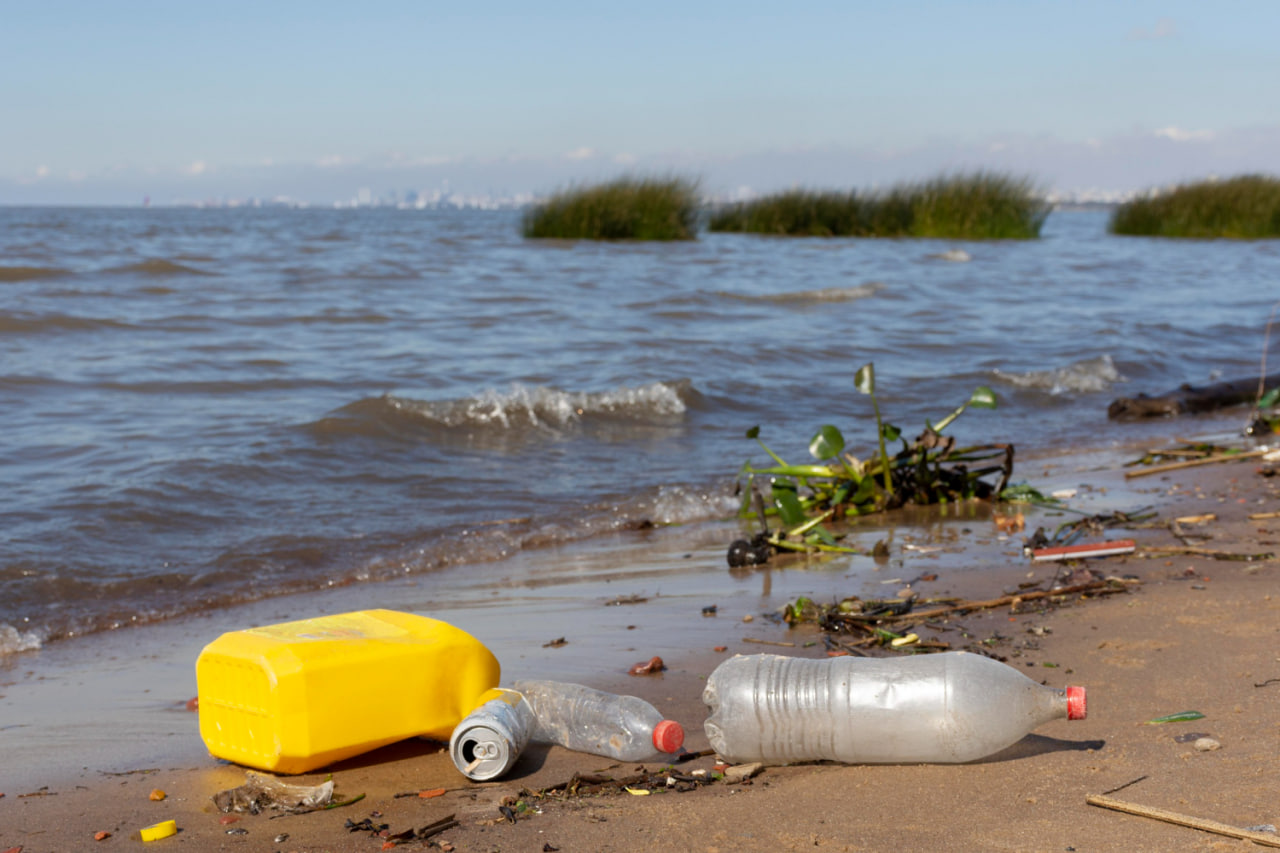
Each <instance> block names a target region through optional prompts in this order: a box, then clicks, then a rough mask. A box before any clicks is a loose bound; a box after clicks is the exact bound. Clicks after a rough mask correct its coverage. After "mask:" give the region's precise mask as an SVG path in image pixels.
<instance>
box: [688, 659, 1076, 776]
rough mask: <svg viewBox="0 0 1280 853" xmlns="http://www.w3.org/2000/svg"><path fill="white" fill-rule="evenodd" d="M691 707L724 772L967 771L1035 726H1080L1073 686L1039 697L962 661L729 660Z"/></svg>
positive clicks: (1004, 674) (986, 665)
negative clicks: (964, 767)
mask: <svg viewBox="0 0 1280 853" xmlns="http://www.w3.org/2000/svg"><path fill="white" fill-rule="evenodd" d="M702 698H703V700H704V701H705V702H706V703H707V705H708V706H709V707H710V708H711V716H710V717H708V718H707V721H706V732H707V738H708V739H709V740H710V742H711V748H712V749H714V750H715V751H716V753H718V754H719V755H720V756H722V757H723V758H724V759H725V760H727V761H731V762H734V763H741V762H748V761H763V762H765V763H768V764H791V763H795V762H801V761H823V760H828V761H840V762H845V763H849V764H912V763H957V762H963V761H973V760H975V759H979V758H984V757H986V756H988V755H991V754H993V753H996V752H999V751H1000V750H1001V749H1004V748H1005V747H1007V746H1010V745H1011V744H1013V743H1016V742H1017V741H1018V740H1020V739H1021V738H1022V737H1023V736H1024V735H1026V734H1027V733H1029V732H1030V731H1031V730H1032V729H1034V728H1035V727H1036V726H1038V725H1040V724H1041V723H1046V722H1048V721H1050V720H1054V719H1058V718H1062V717H1066V718H1067V719H1069V720H1080V719H1084V716H1085V692H1084V688H1083V687H1068V688H1066V689H1065V690H1056V689H1054V688H1051V687H1045V686H1043V685H1041V684H1037V683H1036V682H1034V681H1032V680H1031V679H1029V678H1027V677H1026V676H1025V675H1023V674H1022V673H1020V672H1018V671H1017V670H1016V669H1014V668H1012V667H1010V666H1006V665H1005V664H1002V663H1000V662H999V661H995V660H992V659H991V658H986V657H983V656H981V655H975V654H968V653H965V652H945V653H942V654H933V655H917V656H913V657H905V658H855V657H837V658H827V659H824V660H809V659H804V658H790V657H781V656H778V655H739V656H737V657H734V658H731V659H729V660H727V661H725V662H724V663H722V664H721V665H720V666H718V667H717V668H716V670H715V671H714V672H712V673H711V676H710V677H709V678H708V679H707V685H706V689H705V690H704V691H703V695H702Z"/></svg>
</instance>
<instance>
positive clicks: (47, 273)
mask: <svg viewBox="0 0 1280 853" xmlns="http://www.w3.org/2000/svg"><path fill="white" fill-rule="evenodd" d="M67 274H68V273H67V271H66V270H64V269H60V268H59V267H5V266H0V282H19V281H38V280H40V279H44V278H57V277H59V276H64V275H67Z"/></svg>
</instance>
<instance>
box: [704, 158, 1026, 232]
mask: <svg viewBox="0 0 1280 853" xmlns="http://www.w3.org/2000/svg"><path fill="white" fill-rule="evenodd" d="M1048 215H1049V204H1048V202H1047V201H1045V199H1044V196H1043V193H1041V192H1039V191H1038V190H1037V188H1036V187H1035V186H1034V184H1033V183H1032V182H1031V181H1030V179H1027V178H1017V177H1012V176H1008V175H999V174H994V173H991V172H975V173H972V174H961V175H950V176H945V175H944V176H940V177H937V178H933V179H932V180H928V181H923V182H920V183H909V184H900V185H897V186H894V187H892V188H891V189H889V190H888V191H883V192H868V193H859V192H856V191H852V192H834V191H813V190H789V191H787V192H783V193H778V194H775V195H770V196H765V197H764V198H760V199H756V200H754V201H749V202H742V203H739V204H734V205H729V206H727V207H723V208H721V209H719V210H717V211H716V212H715V213H713V214H712V217H711V220H710V223H709V225H708V228H709V230H711V231H730V232H732V231H737V232H746V233H751V234H777V235H784V236H792V237H935V238H940V239H950V240H1009V239H1017V240H1024V239H1032V238H1035V237H1039V236H1040V228H1041V226H1042V225H1044V220H1045V217H1047V216H1048Z"/></svg>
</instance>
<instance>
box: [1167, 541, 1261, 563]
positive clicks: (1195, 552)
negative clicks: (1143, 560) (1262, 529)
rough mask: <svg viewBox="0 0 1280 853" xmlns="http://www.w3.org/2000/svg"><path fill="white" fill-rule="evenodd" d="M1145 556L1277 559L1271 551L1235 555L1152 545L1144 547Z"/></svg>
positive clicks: (1182, 546) (1249, 561) (1248, 559)
mask: <svg viewBox="0 0 1280 853" xmlns="http://www.w3.org/2000/svg"><path fill="white" fill-rule="evenodd" d="M1142 552H1143V553H1144V554H1192V555H1194V556H1197V557H1212V558H1213V559H1215V560H1239V561H1241V562H1245V563H1252V562H1254V561H1255V560H1270V559H1272V558H1274V557H1275V554H1272V553H1271V552H1270V551H1264V552H1263V553H1260V554H1234V553H1232V552H1230V551H1214V550H1213V549H1211V548H1196V547H1194V546H1191V545H1151V546H1143V549H1142Z"/></svg>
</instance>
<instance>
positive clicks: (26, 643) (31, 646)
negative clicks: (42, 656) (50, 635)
mask: <svg viewBox="0 0 1280 853" xmlns="http://www.w3.org/2000/svg"><path fill="white" fill-rule="evenodd" d="M43 645H44V641H43V640H42V639H41V638H40V635H39V634H37V633H36V632H35V631H19V630H18V629H17V628H15V627H13V626H12V625H6V624H4V623H0V657H3V656H4V655H11V654H14V653H16V652H29V651H33V650H35V649H38V648H40V647H41V646H43Z"/></svg>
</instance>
